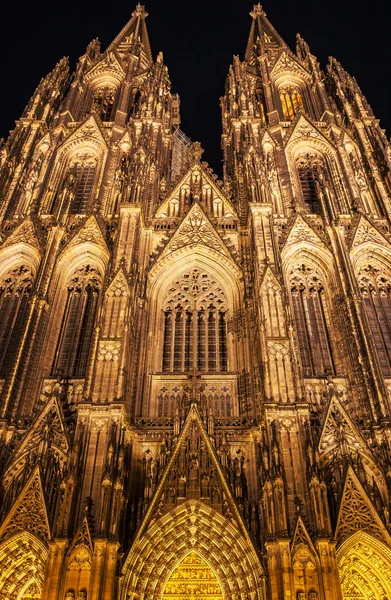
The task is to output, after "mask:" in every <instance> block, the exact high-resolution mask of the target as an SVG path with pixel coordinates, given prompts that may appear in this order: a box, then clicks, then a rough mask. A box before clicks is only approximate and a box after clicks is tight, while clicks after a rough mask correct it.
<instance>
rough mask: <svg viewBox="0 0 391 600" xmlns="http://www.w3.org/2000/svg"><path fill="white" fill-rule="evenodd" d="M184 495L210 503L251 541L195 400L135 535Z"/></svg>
mask: <svg viewBox="0 0 391 600" xmlns="http://www.w3.org/2000/svg"><path fill="white" fill-rule="evenodd" d="M174 482H177V483H175V484H174ZM185 499H188V500H189V499H199V500H200V501H201V502H202V501H205V502H206V503H207V504H208V505H209V504H212V506H214V507H215V509H216V510H219V512H221V513H222V514H223V516H225V518H227V519H228V520H229V521H230V522H231V523H232V524H233V525H234V526H235V527H236V528H238V529H239V531H240V532H241V534H242V535H243V536H244V537H245V538H246V539H247V540H249V541H250V536H249V534H248V531H247V528H246V525H245V523H244V521H243V518H242V516H241V514H240V512H239V509H238V506H237V504H236V501H235V499H234V497H233V494H232V491H231V488H230V486H229V484H228V482H227V480H226V478H225V475H224V472H223V469H222V465H221V463H220V461H219V459H218V458H217V455H216V451H215V449H214V447H213V445H212V443H211V440H210V438H209V436H208V434H207V432H206V431H205V428H204V426H203V423H202V420H201V417H200V414H199V412H198V409H197V406H196V404H194V403H193V404H192V405H191V407H190V409H189V412H188V415H187V418H186V421H185V423H184V426H183V428H182V431H181V433H180V435H179V437H178V441H177V444H176V446H175V449H174V451H173V452H172V454H171V457H170V460H169V461H168V463H167V465H166V468H165V470H164V471H163V474H162V476H161V478H160V481H159V483H158V486H157V487H156V490H155V493H154V495H153V497H152V499H151V502H150V505H149V507H148V510H147V512H146V513H145V516H144V520H143V522H142V524H141V526H140V528H139V531H138V537H141V536H142V535H143V534H144V532H145V531H146V529H147V528H148V527H149V526H150V525H152V523H154V522H155V521H156V520H157V519H158V518H159V517H161V516H162V515H163V514H165V513H166V512H169V511H170V510H172V509H173V507H174V505H175V504H177V503H178V501H179V502H182V501H184V500H185ZM250 543H251V544H252V542H250Z"/></svg>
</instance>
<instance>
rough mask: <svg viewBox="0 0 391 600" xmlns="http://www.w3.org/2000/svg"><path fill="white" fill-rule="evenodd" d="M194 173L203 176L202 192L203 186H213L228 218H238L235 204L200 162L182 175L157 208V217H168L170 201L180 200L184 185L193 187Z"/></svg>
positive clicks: (215, 196) (215, 195)
mask: <svg viewBox="0 0 391 600" xmlns="http://www.w3.org/2000/svg"><path fill="white" fill-rule="evenodd" d="M194 174H198V175H199V177H201V192H202V187H204V186H210V187H211V188H212V191H213V196H214V198H216V199H217V198H218V199H219V200H220V201H221V202H222V204H223V207H224V216H225V217H227V218H229V217H233V218H237V213H236V209H235V208H234V206H233V204H232V203H231V202H230V201H229V200H228V198H227V197H226V196H225V194H224V193H223V192H222V190H221V189H220V188H219V186H218V185H217V184H216V182H215V181H214V180H213V178H212V177H211V176H210V174H209V173H208V172H207V171H206V170H205V169H204V168H203V167H202V166H201V165H200V164H199V163H196V164H195V165H193V166H192V167H190V169H189V170H188V171H187V172H186V173H185V174H184V175H183V176H182V178H181V179H180V180H179V181H178V183H177V184H176V186H175V187H174V188H173V190H172V191H171V192H170V193H169V195H168V196H167V197H166V198H165V199H164V201H163V202H162V203H161V205H160V206H159V207H158V209H157V210H156V213H155V218H156V219H159V218H167V217H168V215H169V205H170V202H172V200H177V201H178V202H179V195H180V191H181V188H183V187H184V186H187V187H188V188H189V189H191V187H192V186H191V180H192V176H193V175H194Z"/></svg>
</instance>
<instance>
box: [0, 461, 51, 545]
mask: <svg viewBox="0 0 391 600" xmlns="http://www.w3.org/2000/svg"><path fill="white" fill-rule="evenodd" d="M23 531H29V532H30V533H35V534H36V535H37V536H38V537H40V538H41V539H42V540H44V541H48V540H49V539H50V526H49V520H48V515H47V510H46V503H45V496H44V493H43V488H42V482H41V476H40V472H39V467H35V469H34V471H33V473H32V474H31V476H30V478H29V479H28V481H27V482H26V484H25V486H24V488H23V489H22V491H21V493H20V495H19V497H18V499H17V500H16V502H15V504H14V505H13V506H12V508H11V510H10V511H9V513H8V515H7V517H6V518H5V520H4V522H3V524H2V525H1V527H0V538H1V537H4V536H7V537H8V536H11V535H13V534H15V533H18V532H23Z"/></svg>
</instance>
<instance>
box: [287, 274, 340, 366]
mask: <svg viewBox="0 0 391 600" xmlns="http://www.w3.org/2000/svg"><path fill="white" fill-rule="evenodd" d="M289 286H290V293H291V298H292V304H293V315H294V321H295V325H296V332H297V338H298V344H299V349H300V355H301V361H302V366H303V374H304V377H323V376H324V375H325V373H331V374H335V371H336V366H335V360H334V356H333V348H332V344H331V336H330V329H331V324H330V314H329V310H328V306H327V299H326V293H325V289H324V286H323V283H322V281H321V279H320V277H319V275H318V274H317V272H316V271H315V269H313V268H312V267H309V266H307V265H305V264H302V265H298V266H296V267H294V268H293V269H292V270H291V272H290V275H289Z"/></svg>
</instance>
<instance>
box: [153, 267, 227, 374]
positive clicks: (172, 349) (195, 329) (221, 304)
mask: <svg viewBox="0 0 391 600" xmlns="http://www.w3.org/2000/svg"><path fill="white" fill-rule="evenodd" d="M227 363H228V361H227V322H226V300H225V296H224V293H223V291H222V289H221V287H220V286H219V284H218V283H217V282H216V281H215V280H213V279H212V278H211V277H210V276H209V275H208V274H207V273H202V272H200V271H199V270H198V269H193V271H191V272H189V273H185V274H184V275H183V276H182V277H181V278H180V279H178V280H177V281H176V282H175V283H174V285H173V286H172V288H171V289H170V294H169V297H168V299H167V301H166V308H165V310H164V340H163V361H162V367H163V371H164V372H173V373H186V372H188V373H190V372H194V371H198V372H201V373H217V372H224V371H227V368H228V365H227Z"/></svg>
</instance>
